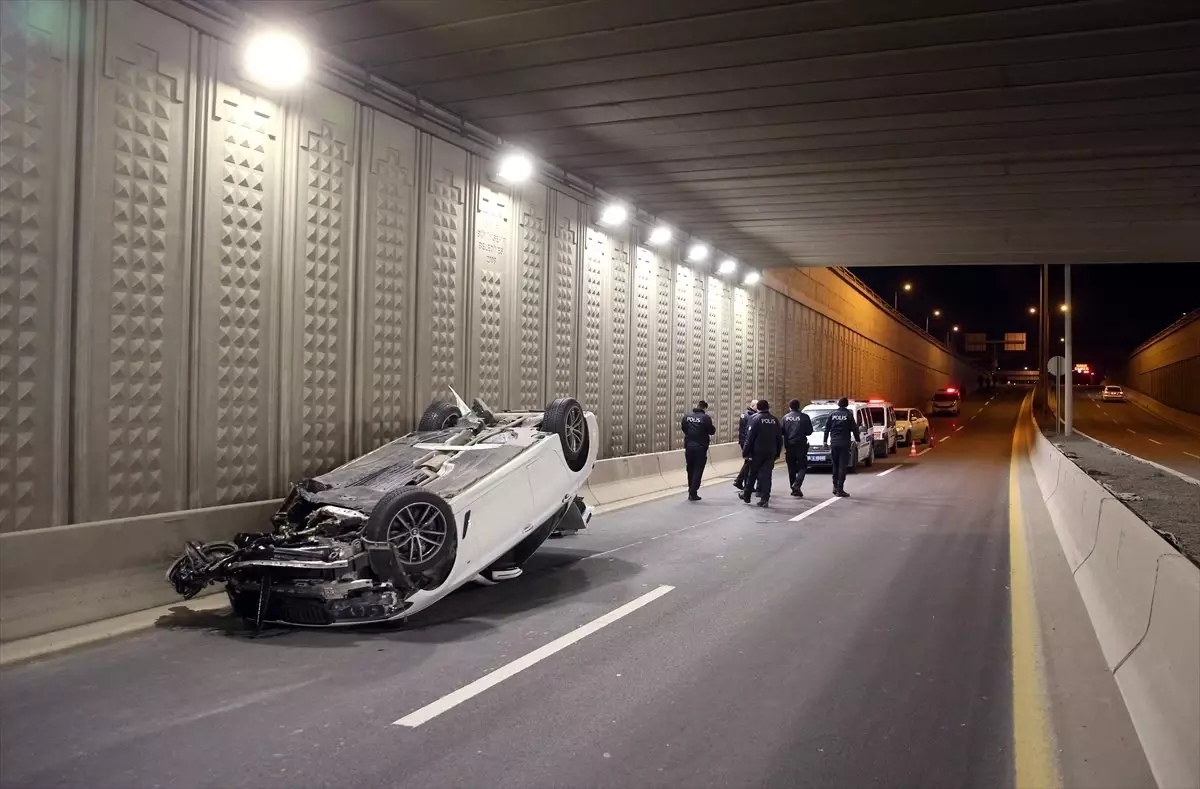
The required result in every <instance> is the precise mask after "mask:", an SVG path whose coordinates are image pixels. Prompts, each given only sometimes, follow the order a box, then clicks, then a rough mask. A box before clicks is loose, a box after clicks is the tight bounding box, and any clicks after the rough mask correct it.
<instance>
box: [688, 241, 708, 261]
mask: <svg viewBox="0 0 1200 789" xmlns="http://www.w3.org/2000/svg"><path fill="white" fill-rule="evenodd" d="M687 259H688V262H689V263H702V262H704V261H705V260H708V247H707V246H706V245H704V244H701V243H695V244H692V245H691V246H690V247H688V253H687Z"/></svg>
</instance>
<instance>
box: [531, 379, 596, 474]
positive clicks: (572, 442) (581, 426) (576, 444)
mask: <svg viewBox="0 0 1200 789" xmlns="http://www.w3.org/2000/svg"><path fill="white" fill-rule="evenodd" d="M542 432H544V433H557V434H558V440H559V443H560V444H561V445H562V451H563V458H564V459H565V460H566V461H567V468H569V469H571V471H582V470H583V467H584V466H586V465H587V460H588V451H589V449H590V447H591V441H592V437H591V435H590V434H589V432H590V431H589V430H588V423H587V418H586V416H585V415H584V411H583V406H581V405H580V404H579V401H578V400H576V399H575V398H573V397H560V398H558V399H557V400H555V401H554V402H553V403H551V404H550V405H548V406H547V407H546V413H545V415H544V416H543V417H542Z"/></svg>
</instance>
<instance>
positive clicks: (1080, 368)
mask: <svg viewBox="0 0 1200 789" xmlns="http://www.w3.org/2000/svg"><path fill="white" fill-rule="evenodd" d="M1091 371H1092V368H1091V367H1090V366H1088V365H1086V364H1077V365H1075V372H1077V373H1083V374H1084V375H1087V374H1088V373H1090V372H1091Z"/></svg>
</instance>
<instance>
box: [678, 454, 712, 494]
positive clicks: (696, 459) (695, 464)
mask: <svg viewBox="0 0 1200 789" xmlns="http://www.w3.org/2000/svg"><path fill="white" fill-rule="evenodd" d="M683 460H684V462H685V463H686V464H687V479H688V493H690V494H692V495H693V496H694V495H696V492H697V491H698V490H700V480H701V479H703V478H704V467H705V466H706V465H708V447H684V448H683Z"/></svg>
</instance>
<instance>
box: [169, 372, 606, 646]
mask: <svg viewBox="0 0 1200 789" xmlns="http://www.w3.org/2000/svg"><path fill="white" fill-rule="evenodd" d="M455 398H456V400H457V403H449V402H436V403H434V404H432V405H431V406H429V408H428V409H426V411H425V414H424V415H423V416H422V417H421V420H420V423H419V424H418V426H417V430H416V431H415V432H413V433H409V434H408V435H406V436H402V437H401V438H398V439H396V440H395V441H392V442H391V443H389V444H386V445H384V446H382V447H380V448H379V449H376V450H374V451H372V452H369V453H367V454H366V455H363V456H362V457H359V458H356V459H354V460H352V461H350V462H349V463H346V464H345V465H343V466H341V467H339V468H336V469H334V470H333V471H330V472H328V473H326V474H322V475H320V476H318V477H313V478H311V479H306V480H303V481H301V482H299V483H297V484H296V485H295V486H294V487H293V488H292V491H291V493H290V495H289V496H288V497H287V499H286V500H285V501H284V503H283V506H282V507H281V508H280V509H279V511H278V512H277V513H276V514H275V516H274V517H273V518H272V522H273V524H274V529H273V531H271V532H268V533H261V534H253V533H251V534H238V535H237V536H236V537H235V538H234V539H233V541H232V542H217V543H207V544H197V543H189V544H188V545H187V546H186V548H185V552H184V554H183V555H182V556H181V557H179V559H177V560H176V561H175V563H174V564H172V565H171V568H170V569H169V570H168V571H167V580H168V581H169V582H170V583H171V584H172V585H173V586H174V587H175V590H176V591H177V592H179V594H181V595H183V597H184V598H185V599H187V598H191V597H194V596H195V595H197V594H199V593H200V591H201V590H202V589H204V587H206V586H207V585H209V584H211V583H221V582H224V584H225V590H226V592H227V593H228V594H229V600H230V603H231V605H232V606H233V610H234V611H235V612H236V613H238V614H240V615H241V616H242V617H243V618H245V619H246V620H248V621H250V622H252V623H254V624H255V626H261V625H263V624H264V623H274V624H286V625H308V626H335V625H353V624H366V623H371V622H386V621H389V620H395V619H400V618H403V617H407V616H409V615H411V614H414V613H416V612H417V611H420V610H422V609H424V608H427V607H429V606H430V605H432V604H434V603H436V602H437V601H438V600H441V599H442V598H443V597H445V596H446V595H448V594H450V592H452V591H454V590H455V589H457V588H458V587H460V586H462V585H463V584H465V583H467V582H468V581H472V580H475V581H480V582H484V583H494V582H496V581H500V580H505V579H509V578H514V577H516V576H518V575H520V573H521V569H520V568H521V565H522V564H523V563H524V562H525V561H526V560H527V559H528V558H529V557H530V556H531V555H532V554H533V552H534V551H536V550H537V549H538V547H539V546H541V544H542V543H543V542H545V540H546V539H547V537H549V536H550V535H551V534H555V533H570V532H573V531H577V530H578V529H581V528H583V527H584V526H585V525H586V524H587V522H588V520H589V519H590V517H591V510H590V509H589V508H588V507H587V506H586V505H585V504H584V502H583V499H581V498H579V497H578V495H577V494H578V492H579V489H580V487H581V486H582V485H583V483H584V482H585V481H586V480H587V478H588V475H589V474H590V473H591V471H592V467H593V466H594V465H595V462H596V455H597V442H596V440H595V439H594V437H595V436H597V435H598V434H597V428H596V417H595V415H594V414H592V413H590V412H585V411H584V409H583V408H582V406H580V404H579V403H578V402H577V401H576V400H574V399H571V398H562V399H559V400H555V401H554V402H553V403H551V404H550V405H549V406H548V407H547V408H546V410H545V411H544V412H499V413H492V412H491V411H489V409H488V408H487V406H486V404H484V403H481V402H480V401H479V400H475V401H473V404H472V405H471V406H467V404H466V403H465V402H463V401H462V399H461V398H459V397H458V395H457V393H456V394H455Z"/></svg>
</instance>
